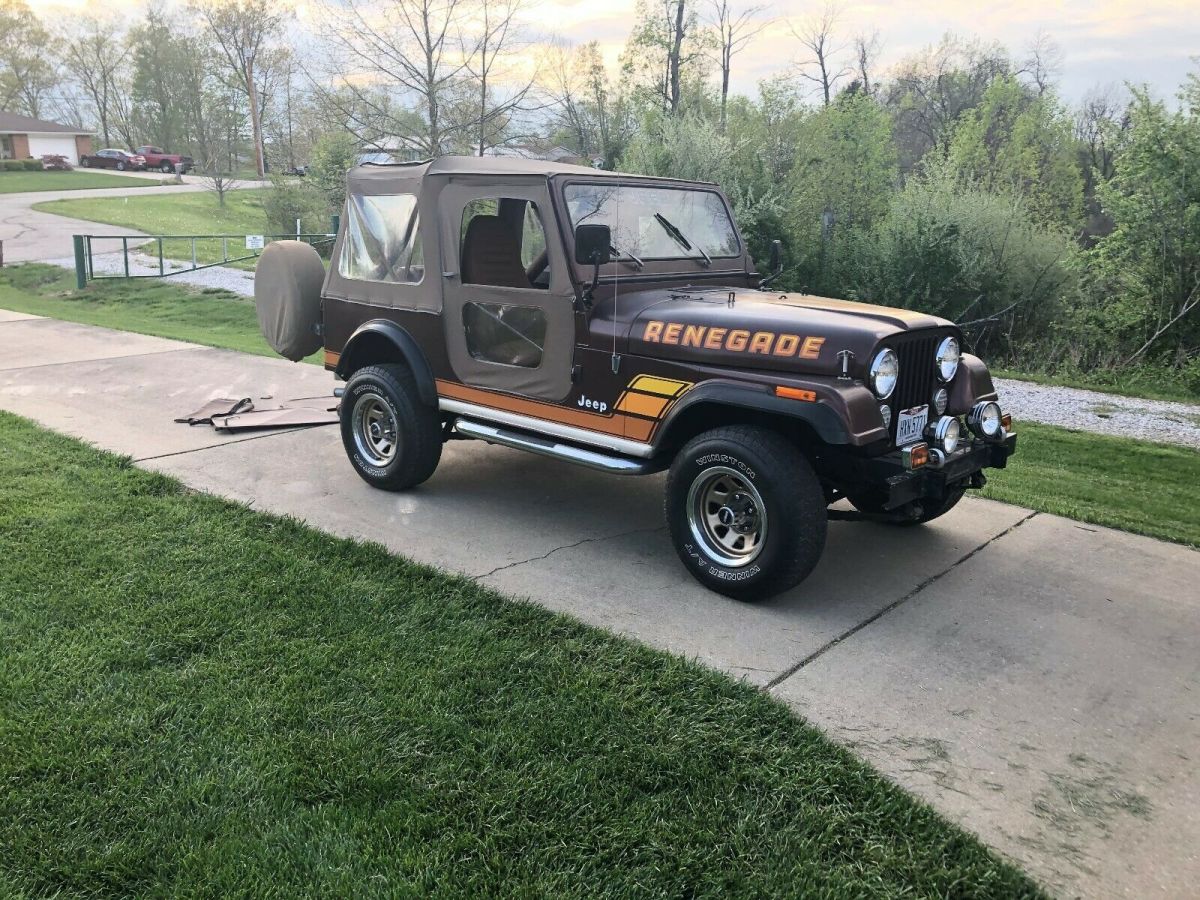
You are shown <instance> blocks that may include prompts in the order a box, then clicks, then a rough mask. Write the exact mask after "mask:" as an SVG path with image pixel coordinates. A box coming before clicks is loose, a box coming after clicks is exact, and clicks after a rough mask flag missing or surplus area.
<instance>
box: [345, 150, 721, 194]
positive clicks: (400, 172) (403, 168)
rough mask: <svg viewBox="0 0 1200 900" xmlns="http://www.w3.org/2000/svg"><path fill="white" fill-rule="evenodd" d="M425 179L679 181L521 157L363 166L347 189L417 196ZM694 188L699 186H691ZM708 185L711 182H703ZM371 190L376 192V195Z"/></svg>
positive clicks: (449, 158)
mask: <svg viewBox="0 0 1200 900" xmlns="http://www.w3.org/2000/svg"><path fill="white" fill-rule="evenodd" d="M426 175H482V176H485V177H486V176H488V175H495V176H497V177H511V176H513V175H541V176H544V177H550V176H552V175H586V176H588V177H593V178H595V177H600V178H622V179H639V180H641V179H645V180H652V181H680V180H681V179H676V178H658V177H654V176H649V175H632V174H629V173H625V172H609V171H607V170H605V169H593V168H591V167H589V166H577V165H574V164H572V163H562V162H553V161H551V160H544V159H525V158H523V157H519V156H439V157H438V158H436V159H426V160H422V161H420V162H397V163H364V164H363V165H361V166H355V167H354V168H353V169H351V170H350V172H349V174H348V176H347V185H348V186H349V188H350V190H351V191H357V190H363V189H367V192H369V193H376V192H377V191H378V188H380V187H382V186H384V185H387V186H389V187H391V188H393V189H396V188H399V187H400V186H401V185H406V189H407V190H409V191H413V192H414V193H415V188H416V185H417V184H418V183H419V182H420V181H421V179H422V178H424V177H425V176H426ZM691 183H693V184H695V183H697V182H691ZM700 183H704V184H707V183H709V182H700ZM370 188H376V190H375V191H372V190H370Z"/></svg>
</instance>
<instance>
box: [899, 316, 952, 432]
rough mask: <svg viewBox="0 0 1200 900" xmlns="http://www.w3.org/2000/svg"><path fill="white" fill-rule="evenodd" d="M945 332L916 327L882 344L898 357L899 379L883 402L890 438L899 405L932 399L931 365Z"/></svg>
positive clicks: (934, 384) (934, 372) (904, 406)
mask: <svg viewBox="0 0 1200 900" xmlns="http://www.w3.org/2000/svg"><path fill="white" fill-rule="evenodd" d="M945 336H946V333H945V332H942V331H917V332H909V333H908V334H899V335H896V336H895V337H892V338H889V339H888V340H887V341H886V342H885V346H888V347H891V348H892V349H893V350H895V351H896V355H897V356H898V357H899V358H900V381H899V383H898V384H897V385H896V389H895V390H894V391H893V392H892V396H891V397H889V398H888V400H887V404H888V406H890V407H891V408H892V424H891V428H890V429H889V431H890V433H891V437H892V442H893V443H895V440H896V426H897V424H898V421H899V418H900V416H899V415H898V413H899V411H900V410H902V409H911V408H912V407H914V406H924V405H925V404H926V403H929V402H930V401H931V400H932V399H933V392H934V391H935V390H936V389H937V386H938V384H939V382H938V377H937V370H936V368H935V366H934V356H935V355H936V354H937V347H938V344H939V343H940V342H941V340H942V338H943V337H945ZM933 418H934V416H933V410H930V421H931V422H932V421H933Z"/></svg>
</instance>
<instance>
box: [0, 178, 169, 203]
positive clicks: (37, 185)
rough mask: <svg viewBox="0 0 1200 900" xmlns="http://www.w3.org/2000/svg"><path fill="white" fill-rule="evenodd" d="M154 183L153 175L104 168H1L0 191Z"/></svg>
mask: <svg viewBox="0 0 1200 900" xmlns="http://www.w3.org/2000/svg"><path fill="white" fill-rule="evenodd" d="M156 184H158V182H157V181H155V180H154V179H152V178H136V177H130V176H128V175H109V174H107V173H105V172H80V171H74V172H46V171H41V172H0V194H20V193H24V192H26V191H81V190H86V189H87V188H124V187H128V188H141V187H151V186H153V185H156ZM72 202H75V201H72ZM108 202H110V203H111V202H112V201H111V200H109V201H108Z"/></svg>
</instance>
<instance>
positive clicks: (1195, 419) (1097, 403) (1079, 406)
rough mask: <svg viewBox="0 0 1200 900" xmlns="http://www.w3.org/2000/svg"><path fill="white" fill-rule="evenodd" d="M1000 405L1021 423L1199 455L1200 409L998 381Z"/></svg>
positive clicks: (1027, 383) (1000, 379) (1068, 389)
mask: <svg viewBox="0 0 1200 900" xmlns="http://www.w3.org/2000/svg"><path fill="white" fill-rule="evenodd" d="M996 390H997V391H999V392H1000V405H1001V406H1002V407H1004V411H1005V412H1009V413H1012V417H1013V418H1014V419H1015V420H1016V421H1017V422H1018V423H1020V422H1021V421H1026V422H1042V423H1044V424H1046V425H1061V426H1062V427H1064V428H1075V429H1078V430H1080V431H1093V432H1095V433H1096V434H1111V435H1115V436H1117V437H1130V438H1140V439H1141V440H1146V441H1161V442H1163V443H1168V444H1181V445H1183V446H1185V447H1195V448H1197V449H1200V405H1197V404H1191V403H1169V402H1166V401H1164V400H1143V399H1141V398H1139V397H1120V396H1117V395H1115V394H1102V393H1100V392H1099V391H1085V390H1082V389H1080V388H1068V387H1056V386H1053V385H1044V384H1034V383H1032V382H1029V381H1012V380H1010V379H1007V378H997V379H996Z"/></svg>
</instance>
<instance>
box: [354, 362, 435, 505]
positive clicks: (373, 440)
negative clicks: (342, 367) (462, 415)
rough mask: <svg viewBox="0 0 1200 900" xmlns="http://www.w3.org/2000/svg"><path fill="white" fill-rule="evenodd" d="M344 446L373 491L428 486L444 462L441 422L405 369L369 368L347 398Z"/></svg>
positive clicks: (360, 372) (358, 376)
mask: <svg viewBox="0 0 1200 900" xmlns="http://www.w3.org/2000/svg"><path fill="white" fill-rule="evenodd" d="M340 418H341V426H342V445H343V446H344V447H345V448H346V455H347V456H348V457H349V458H350V464H351V465H352V466H354V470H355V471H356V472H358V474H359V477H361V478H362V479H363V481H365V482H367V484H369V485H371V486H372V487H377V488H381V489H382V490H385V491H402V490H404V489H405V488H410V487H415V486H416V485H418V484H420V483H421V482H423V481H425V480H426V479H427V478H429V476H431V475H432V474H433V472H434V469H436V468H437V465H438V462H439V461H440V460H441V458H442V429H441V420H440V419H439V418H438V412H437V410H436V409H434V408H432V407H430V406H427V405H426V404H424V403H422V402H421V398H420V394H419V393H418V391H417V383H416V381H415V379H414V378H413V376H412V373H411V372H410V371H409V370H408V369H407V368H406V367H405V366H396V365H388V366H367V367H366V368H363V369H359V370H358V371H357V372H355V373H354V375H352V376H351V378H350V381H349V382H347V384H346V391H345V393H344V394H343V395H342V405H341V412H340Z"/></svg>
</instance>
